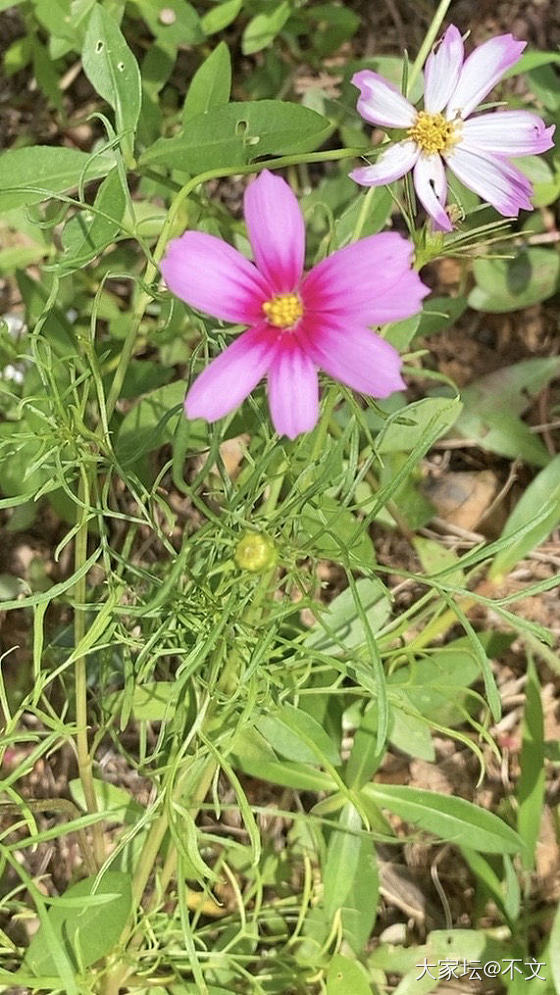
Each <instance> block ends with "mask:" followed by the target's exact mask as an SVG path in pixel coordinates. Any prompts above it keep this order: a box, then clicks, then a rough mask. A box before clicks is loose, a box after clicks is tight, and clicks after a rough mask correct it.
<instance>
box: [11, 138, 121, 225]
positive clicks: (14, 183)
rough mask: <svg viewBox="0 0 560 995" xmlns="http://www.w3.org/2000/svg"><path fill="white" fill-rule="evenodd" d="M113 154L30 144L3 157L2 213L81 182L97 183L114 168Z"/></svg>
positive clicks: (72, 187) (33, 202) (53, 194)
mask: <svg viewBox="0 0 560 995" xmlns="http://www.w3.org/2000/svg"><path fill="white" fill-rule="evenodd" d="M114 162H115V160H114V158H113V156H112V155H111V154H110V153H102V154H101V155H95V156H90V155H88V153H87V152H80V151H79V150H78V149H67V148H62V147H61V148H55V147H54V146H50V145H30V146H28V147H27V148H22V149H10V150H9V151H8V152H3V153H2V155H0V211H9V210H11V209H12V208H13V207H21V205H22V204H38V203H40V201H42V200H46V199H47V198H48V197H54V196H55V195H56V194H57V193H62V191H67V190H72V189H74V188H76V187H77V186H78V184H79V183H80V179H84V180H86V181H89V180H96V179H98V178H99V177H100V176H105V175H106V174H107V173H108V172H109V170H110V169H111V168H112V167H113V165H114Z"/></svg>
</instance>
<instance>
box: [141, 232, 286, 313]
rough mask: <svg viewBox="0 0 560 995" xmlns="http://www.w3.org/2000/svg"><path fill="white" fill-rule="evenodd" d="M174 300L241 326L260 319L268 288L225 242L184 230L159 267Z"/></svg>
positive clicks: (242, 258) (258, 274)
mask: <svg viewBox="0 0 560 995" xmlns="http://www.w3.org/2000/svg"><path fill="white" fill-rule="evenodd" d="M160 269H161V272H162V274H163V278H164V280H165V282H166V284H167V286H168V287H169V289H170V290H171V291H172V293H174V294H176V296H177V297H180V298H181V300H182V301H186V303H187V304H190V306H191V307H194V308H196V309H197V310H198V311H204V312H206V313H207V314H212V315H214V317H215V318H222V319H223V320H224V321H233V322H235V323H240V324H244V325H248V324H252V323H253V322H255V321H260V320H261V319H262V304H263V301H265V300H268V298H269V297H271V290H270V287H269V286H268V285H267V283H266V280H265V279H264V277H263V276H261V274H260V273H259V271H258V270H257V268H256V266H254V265H253V263H251V262H249V260H248V259H245V257H244V256H242V255H241V253H240V252H237V250H236V249H234V248H233V247H232V246H231V245H228V243H227V242H223V241H222V239H220V238H215V237H214V236H213V235H207V234H206V233H205V232H202V231H186V232H185V234H184V235H182V236H181V238H175V239H173V241H172V242H170V243H169V245H168V246H167V251H166V254H165V257H164V259H163V260H162V262H161V266H160Z"/></svg>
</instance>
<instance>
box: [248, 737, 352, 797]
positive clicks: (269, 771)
mask: <svg viewBox="0 0 560 995" xmlns="http://www.w3.org/2000/svg"><path fill="white" fill-rule="evenodd" d="M232 752H233V756H234V759H235V761H236V765H237V767H239V769H240V770H242V771H244V772H245V773H246V774H250V775H251V776H252V777H258V778H259V779H260V780H261V781H270V782H271V784H282V785H284V786H285V787H287V788H295V789H296V790H298V791H327V792H331V791H333V790H334V789H335V787H336V785H335V782H334V781H333V780H332V778H331V777H329V775H328V774H325V773H324V772H323V771H320V770H317V768H316V767H310V766H307V765H306V764H301V763H293V762H290V761H288V760H284V761H280V760H278V759H277V757H276V754H275V753H274V750H273V749H272V748H271V747H270V746H269V744H268V742H267V740H266V739H265V738H264V736H262V735H261V734H260V733H259V732H258V731H257V730H256V729H254V728H252V729H244V730H242V731H241V732H240V733H238V734H237V736H236V738H235V744H234V748H233V751H232Z"/></svg>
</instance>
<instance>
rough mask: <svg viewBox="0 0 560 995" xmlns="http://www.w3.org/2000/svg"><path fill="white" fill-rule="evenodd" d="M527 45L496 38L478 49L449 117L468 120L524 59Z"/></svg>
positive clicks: (469, 61) (466, 66) (471, 57)
mask: <svg viewBox="0 0 560 995" xmlns="http://www.w3.org/2000/svg"><path fill="white" fill-rule="evenodd" d="M526 44H527V42H526V41H516V39H515V38H514V37H513V35H496V37H495V38H490V39H489V40H488V41H485V42H484V44H483V45H479V46H478V48H475V50H474V52H472V53H471V54H470V55H469V57H468V59H466V60H465V63H464V65H463V68H462V70H461V74H460V76H459V82H458V83H457V87H456V89H455V91H454V93H453V95H452V97H451V99H450V101H449V104H448V106H447V117H448V118H449V120H451V119H452V118H454V117H462V118H466V117H468V116H469V114H470V113H471V112H472V111H473V110H474V108H475V107H477V105H478V104H480V102H481V101H482V100H484V97H485V96H486V94H487V93H490V90H492V89H493V88H494V87H495V85H496V83H497V82H498V80H499V79H500V78H501V77H502V76H503V74H504V73H505V72H506V70H507V69H509V68H510V66H513V65H514V64H515V63H516V62H517V60H518V59H519V58H520V57H521V53H522V51H523V49H524V48H525V46H526Z"/></svg>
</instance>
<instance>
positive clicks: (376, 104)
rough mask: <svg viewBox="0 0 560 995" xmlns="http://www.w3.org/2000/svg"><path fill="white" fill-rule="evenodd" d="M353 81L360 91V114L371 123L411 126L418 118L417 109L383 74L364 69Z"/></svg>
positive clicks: (354, 76) (396, 126) (387, 125)
mask: <svg viewBox="0 0 560 995" xmlns="http://www.w3.org/2000/svg"><path fill="white" fill-rule="evenodd" d="M352 83H353V84H354V86H355V87H357V89H358V90H359V91H360V97H359V99H358V114H360V115H361V117H363V119H364V121H369V123H370V124H379V125H381V126H382V127H384V128H410V127H412V125H413V124H414V121H415V119H416V111H415V110H414V107H413V106H412V104H411V103H409V101H408V100H407V99H406V97H403V95H402V93H400V91H399V90H397V88H396V87H395V86H393V84H392V83H389V82H388V81H387V80H386V79H384V78H383V76H379V75H378V74H377V73H374V72H372V71H371V69H362V70H361V71H360V72H359V73H354V75H353V76H352Z"/></svg>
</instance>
